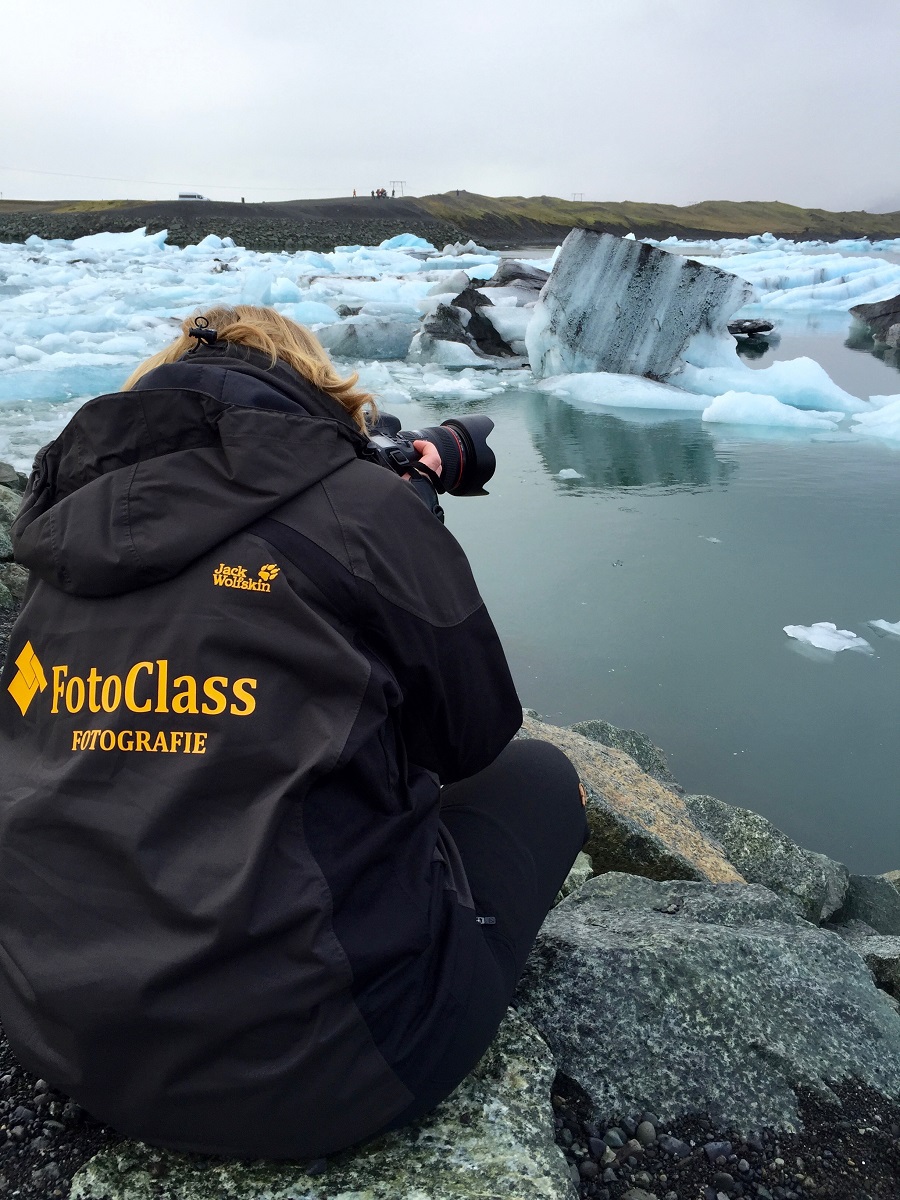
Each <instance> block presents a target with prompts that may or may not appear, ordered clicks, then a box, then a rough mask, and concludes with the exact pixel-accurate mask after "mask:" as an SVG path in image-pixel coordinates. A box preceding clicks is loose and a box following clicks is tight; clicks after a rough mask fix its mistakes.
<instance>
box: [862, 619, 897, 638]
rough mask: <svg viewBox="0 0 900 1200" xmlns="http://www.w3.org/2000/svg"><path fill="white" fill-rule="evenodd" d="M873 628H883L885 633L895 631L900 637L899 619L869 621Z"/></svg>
mask: <svg viewBox="0 0 900 1200" xmlns="http://www.w3.org/2000/svg"><path fill="white" fill-rule="evenodd" d="M869 624H870V625H871V626H872V628H873V629H883V630H884V632H885V633H896V635H897V637H900V621H870V622H869Z"/></svg>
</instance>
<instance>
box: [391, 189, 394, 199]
mask: <svg viewBox="0 0 900 1200" xmlns="http://www.w3.org/2000/svg"><path fill="white" fill-rule="evenodd" d="M394 194H395V193H394V189H393V188H391V199H392V200H393V199H394Z"/></svg>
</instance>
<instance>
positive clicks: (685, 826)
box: [517, 715, 743, 883]
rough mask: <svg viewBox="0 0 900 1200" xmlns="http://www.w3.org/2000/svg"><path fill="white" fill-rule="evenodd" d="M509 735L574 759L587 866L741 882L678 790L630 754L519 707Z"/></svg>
mask: <svg viewBox="0 0 900 1200" xmlns="http://www.w3.org/2000/svg"><path fill="white" fill-rule="evenodd" d="M517 736H519V737H534V738H542V739H543V740H544V741H548V742H552V743H553V744H554V745H556V746H558V747H559V748H560V750H562V751H563V752H564V753H565V754H567V755H568V756H569V758H570V759H571V761H572V762H573V763H574V765H575V769H576V770H577V771H578V774H579V776H580V778H581V781H582V783H583V784H584V785H585V788H586V789H587V793H588V801H587V818H588V824H589V825H590V829H591V835H590V838H589V840H588V844H587V845H586V846H585V851H586V852H587V853H588V854H589V855H590V858H591V862H592V864H593V869H594V872H595V874H599V873H601V872H604V871H627V872H630V873H633V874H636V875H646V876H647V877H648V878H651V879H694V880H708V881H709V882H712V883H741V882H743V876H742V875H740V873H739V872H738V871H737V870H736V869H735V868H734V867H733V866H732V865H731V863H729V862H728V861H727V859H726V858H725V856H724V855H723V853H722V849H721V847H720V846H719V845H718V844H717V843H715V842H713V841H711V840H710V839H709V838H708V837H707V836H706V835H705V834H704V833H702V832H701V831H700V829H699V828H698V827H697V825H696V824H695V823H694V821H693V819H692V817H691V815H690V813H689V812H688V810H687V809H686V808H685V806H684V802H683V800H682V799H681V797H680V796H678V795H676V794H675V793H674V792H673V791H671V789H670V788H667V787H665V786H663V784H661V783H659V782H658V781H657V780H655V779H653V778H651V776H649V775H647V774H646V773H645V772H644V771H642V770H641V769H640V767H639V766H638V765H637V763H636V762H635V761H634V759H633V758H631V756H630V755H628V754H625V753H623V752H622V751H621V750H614V749H613V748H612V747H611V746H605V745H602V744H601V743H600V742H596V741H593V740H592V739H591V738H587V737H584V736H583V735H582V734H579V733H575V732H574V731H573V730H571V729H561V728H559V727H558V726H556V725H546V724H544V722H542V721H538V720H536V719H535V718H534V717H531V716H527V715H526V716H525V718H524V720H523V723H522V729H521V730H520V731H519V734H518V735H517Z"/></svg>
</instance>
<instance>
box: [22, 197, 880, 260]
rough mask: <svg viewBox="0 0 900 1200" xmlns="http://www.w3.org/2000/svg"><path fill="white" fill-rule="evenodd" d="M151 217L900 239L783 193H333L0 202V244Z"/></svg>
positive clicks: (555, 236)
mask: <svg viewBox="0 0 900 1200" xmlns="http://www.w3.org/2000/svg"><path fill="white" fill-rule="evenodd" d="M140 225H146V226H147V227H148V231H149V232H151V233H153V232H156V231H157V230H159V229H164V228H165V229H168V230H169V233H170V241H171V242H173V243H175V244H178V245H185V244H187V242H197V241H199V240H200V239H201V238H203V237H204V236H205V235H206V234H208V233H216V234H219V235H220V236H221V237H233V238H234V239H235V241H236V242H237V243H238V244H239V245H242V246H246V247H247V248H248V249H251V250H300V249H303V250H331V249H333V248H334V246H335V245H348V244H354V243H360V244H367V245H371V244H372V243H373V242H374V243H376V244H377V242H379V241H382V240H383V239H385V238H388V237H392V236H393V235H394V234H397V233H406V232H410V233H416V234H419V235H420V236H422V237H426V238H428V239H429V241H431V242H434V243H435V244H436V245H438V246H442V245H443V244H444V243H445V242H448V241H458V240H460V239H462V240H463V241H465V240H466V239H467V238H474V239H475V240H476V241H477V242H480V243H481V244H483V245H486V246H489V247H492V248H505V247H515V246H523V245H535V246H553V245H556V244H557V243H558V242H559V241H561V240H562V238H564V237H565V235H566V233H567V232H568V231H569V230H570V229H572V228H573V227H585V228H588V229H595V230H598V231H605V232H609V233H616V234H620V235H621V234H626V233H634V234H635V235H636V236H637V237H652V238H666V237H671V236H675V237H680V238H686V239H707V238H722V237H748V236H750V235H752V234H761V233H773V234H775V235H776V236H778V237H786V238H794V239H796V240H798V241H801V240H816V239H821V240H822V241H836V240H837V239H838V238H856V237H868V238H872V239H873V240H877V239H881V238H895V237H900V211H898V212H891V213H869V212H837V213H836V212H829V211H828V210H827V209H823V208H798V207H796V206H795V205H792V204H782V203H780V202H779V201H759V200H748V201H744V202H737V201H733V200H705V201H703V202H702V203H701V204H689V205H686V206H685V207H681V208H679V207H678V206H677V205H674V204H645V203H638V202H633V201H624V202H621V203H612V202H610V203H607V202H605V201H604V202H601V201H591V200H587V201H580V202H579V201H572V200H563V199H561V198H560V197H558V196H527V197H526V196H499V197H498V196H480V195H478V194H476V193H474V192H467V191H463V190H460V191H459V192H456V191H455V190H454V191H450V192H443V193H442V194H440V195H434V196H418V197H417V196H398V197H397V198H396V199H391V198H389V197H388V198H384V199H379V198H377V197H372V196H335V197H333V198H331V199H315V200H285V201H280V202H277V203H268V204H263V203H251V204H235V203H233V202H231V201H220V200H213V201H190V200H184V201H178V200H60V201H28V200H21V201H18V200H2V201H0V241H2V242H6V241H22V240H24V238H26V237H27V236H28V235H29V234H31V233H36V234H39V235H40V236H41V237H51V238H54V237H56V238H75V237H80V236H82V235H83V234H88V233H99V232H100V231H102V230H111V231H117V230H129V229H134V228H136V227H137V226H140Z"/></svg>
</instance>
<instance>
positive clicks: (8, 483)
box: [0, 462, 21, 492]
mask: <svg viewBox="0 0 900 1200" xmlns="http://www.w3.org/2000/svg"><path fill="white" fill-rule="evenodd" d="M0 485H2V486H3V487H9V488H12V489H13V490H14V491H16V492H18V491H20V490H21V489H20V487H19V472H18V471H17V470H16V468H15V467H14V466H12V465H11V464H10V463H7V462H0Z"/></svg>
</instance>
